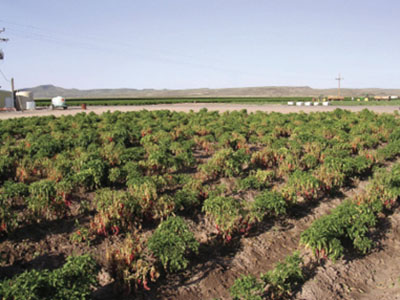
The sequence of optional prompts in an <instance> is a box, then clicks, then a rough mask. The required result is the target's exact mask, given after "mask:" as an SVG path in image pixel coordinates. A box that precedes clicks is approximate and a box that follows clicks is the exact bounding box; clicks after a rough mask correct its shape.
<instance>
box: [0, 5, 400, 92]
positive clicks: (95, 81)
mask: <svg viewBox="0 0 400 300" xmlns="http://www.w3.org/2000/svg"><path fill="white" fill-rule="evenodd" d="M399 13H400V1H398V0H380V1H378V0H336V1H331V0H319V1H317V0H313V1H309V0H264V1H261V0H247V1H245V0H196V1H195V0H142V1H138V0H126V1H123V0H113V1H105V0H79V1H78V0H68V1H61V0H35V1H33V0H0V28H2V27H5V28H6V32H4V33H2V34H0V37H7V38H9V39H10V41H9V42H7V43H1V44H0V48H2V49H3V50H4V52H5V60H4V61H0V70H1V71H3V73H4V74H5V76H6V77H7V78H10V77H14V78H15V81H16V86H17V88H23V87H31V86H36V85H41V84H54V85H57V86H62V87H66V88H73V87H74V88H80V89H88V88H119V87H129V88H140V89H142V88H157V89H161V88H169V89H178V88H198V87H210V88H219V87H244V86H270V85H291V86H304V85H308V86H311V87H314V88H329V87H336V86H337V82H336V81H335V80H334V78H335V77H337V74H338V73H339V72H341V74H342V76H343V77H344V81H343V83H342V86H343V87H357V88H362V87H382V88H400V34H399V29H400V18H399ZM0 85H1V86H3V88H7V87H8V86H9V83H8V82H7V81H5V79H4V78H3V76H2V75H1V74H0Z"/></svg>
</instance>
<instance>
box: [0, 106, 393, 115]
mask: <svg viewBox="0 0 400 300" xmlns="http://www.w3.org/2000/svg"><path fill="white" fill-rule="evenodd" d="M202 108H207V109H208V110H210V111H220V112H224V111H233V110H241V109H246V110H247V111H248V112H256V111H264V112H280V113H296V112H301V111H303V112H305V113H311V112H326V111H333V110H335V109H336V108H341V109H346V110H350V111H355V112H357V111H361V110H363V109H369V110H371V111H374V112H377V113H393V112H394V111H398V110H399V107H398V106H389V105H388V106H385V105H382V106H372V105H371V106H339V105H335V106H288V105H283V104H219V103H183V104H155V105H138V106H127V105H126V106H88V107H87V109H86V110H82V109H81V108H80V107H69V108H68V109H67V110H60V109H56V110H50V109H48V108H39V109H37V110H33V111H28V110H27V111H23V112H4V111H2V112H0V119H9V118H19V117H32V116H50V115H53V116H64V115H75V114H77V113H81V112H86V113H90V112H94V113H96V114H101V113H104V112H107V111H110V112H113V111H122V112H126V111H140V110H143V109H146V110H173V111H182V112H189V111H190V110H193V111H199V110H200V109H202Z"/></svg>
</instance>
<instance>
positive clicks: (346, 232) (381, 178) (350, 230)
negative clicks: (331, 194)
mask: <svg viewBox="0 0 400 300" xmlns="http://www.w3.org/2000/svg"><path fill="white" fill-rule="evenodd" d="M399 198H400V164H399V163H397V164H395V165H394V166H393V167H392V168H391V170H390V171H388V170H386V169H385V168H379V169H377V170H376V171H375V172H374V174H373V177H372V178H371V181H370V183H369V185H368V186H367V188H366V190H365V191H364V192H363V193H362V194H360V195H357V196H356V197H355V198H353V199H346V200H345V201H343V202H342V203H341V204H340V205H339V206H337V207H336V208H335V209H333V210H332V211H331V212H330V213H329V214H327V215H325V216H322V217H321V218H319V219H317V220H315V221H314V222H313V223H312V224H311V226H310V227H309V228H308V229H306V230H305V231H304V232H303V233H302V234H301V239H300V244H301V245H304V246H306V247H307V248H310V249H311V250H312V252H313V253H314V255H315V257H316V259H317V261H318V262H320V261H322V260H325V259H327V258H329V259H332V260H333V261H336V260H337V259H339V258H341V257H342V256H343V255H344V253H345V251H347V252H348V251H357V252H359V253H361V254H367V253H368V251H370V250H371V248H373V246H374V244H373V243H374V242H373V240H372V239H371V238H370V233H371V231H372V230H373V229H374V228H376V226H377V224H378V222H379V217H378V216H381V217H382V215H385V214H386V215H387V213H388V212H390V210H391V209H393V207H394V206H395V205H397V204H398V203H397V202H398V200H399ZM384 213H385V214H384ZM305 269H306V268H305V266H304V260H303V258H302V257H301V256H300V254H299V252H298V251H295V252H294V253H293V254H292V255H289V256H288V257H287V258H286V259H285V261H284V262H281V263H278V264H277V266H276V268H275V269H273V270H271V271H268V272H267V273H265V274H261V275H260V278H259V279H258V278H257V277H255V276H253V275H247V276H241V277H240V278H238V279H237V280H236V281H235V283H234V285H233V286H232V287H231V289H230V292H231V296H232V297H233V299H254V300H255V299H259V300H261V299H270V298H271V297H272V298H279V297H286V296H289V295H292V293H293V292H295V291H296V290H297V289H299V287H300V286H301V284H302V283H303V282H304V281H305V280H306V278H305V275H304V272H305Z"/></svg>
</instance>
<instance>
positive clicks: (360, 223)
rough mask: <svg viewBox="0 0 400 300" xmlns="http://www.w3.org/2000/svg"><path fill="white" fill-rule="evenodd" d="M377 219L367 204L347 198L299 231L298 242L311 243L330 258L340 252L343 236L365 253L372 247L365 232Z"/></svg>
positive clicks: (338, 254)
mask: <svg viewBox="0 0 400 300" xmlns="http://www.w3.org/2000/svg"><path fill="white" fill-rule="evenodd" d="M376 221H377V219H376V216H375V214H374V211H373V210H372V209H371V207H370V206H369V205H368V204H360V205H357V204H356V203H354V202H352V201H350V200H346V201H344V202H343V203H342V204H340V205H339V206H338V207H336V208H335V209H334V210H332V212H331V214H329V215H326V216H323V217H321V218H319V219H317V220H315V221H314V222H313V223H312V225H311V226H310V227H309V228H308V229H306V230H305V231H304V232H303V233H302V234H301V238H300V242H301V243H302V244H304V245H306V246H308V247H310V248H311V249H312V250H313V252H314V253H315V254H316V255H317V256H319V255H322V256H323V257H324V256H328V257H329V258H331V259H332V260H336V259H338V258H339V257H340V256H342V255H343V251H344V246H343V240H344V239H348V240H350V241H351V242H352V243H353V247H354V248H355V249H357V250H359V251H360V252H362V253H366V252H367V251H368V250H369V249H370V248H371V247H372V241H371V239H370V238H368V236H367V234H368V232H369V228H370V227H372V226H375V224H376Z"/></svg>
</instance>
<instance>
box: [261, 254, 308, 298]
mask: <svg viewBox="0 0 400 300" xmlns="http://www.w3.org/2000/svg"><path fill="white" fill-rule="evenodd" d="M302 264H303V259H302V258H301V257H300V254H299V252H294V253H293V254H292V255H290V256H287V257H286V258H285V260H284V261H283V262H279V263H278V264H277V265H276V267H275V268H274V269H273V270H271V271H268V272H267V273H265V274H263V275H261V279H262V280H263V281H264V284H265V285H266V286H268V291H267V294H269V295H270V296H272V297H271V298H275V297H277V296H279V297H282V296H284V295H285V296H286V295H291V293H292V292H293V291H294V290H295V289H296V288H297V287H298V286H299V285H300V284H301V283H302V282H303V281H304V275H303V271H302Z"/></svg>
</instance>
